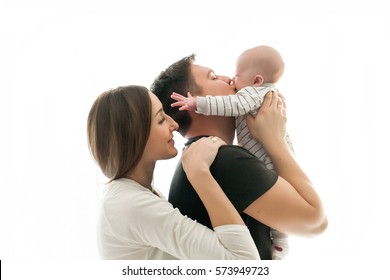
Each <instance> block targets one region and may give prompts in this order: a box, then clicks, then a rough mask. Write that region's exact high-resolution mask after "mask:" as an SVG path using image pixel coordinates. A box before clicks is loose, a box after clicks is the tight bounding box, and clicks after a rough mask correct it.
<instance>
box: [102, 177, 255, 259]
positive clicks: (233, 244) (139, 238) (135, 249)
mask: <svg viewBox="0 0 390 280" xmlns="http://www.w3.org/2000/svg"><path fill="white" fill-rule="evenodd" d="M160 195H161V194H160ZM98 246H99V252H100V255H101V258H102V259H117V260H119V259H137V260H141V259H147V260H156V259H193V260H197V259H251V260H253V259H259V258H260V257H259V254H258V251H257V249H256V246H255V244H254V242H253V240H252V237H251V235H250V233H249V230H248V228H247V227H246V226H243V225H224V226H219V227H216V228H214V231H213V230H211V229H209V228H207V227H206V226H203V225H201V224H199V223H197V222H196V221H194V220H192V219H190V218H188V217H187V216H183V215H182V214H181V213H180V212H179V210H178V209H175V208H173V206H172V204H170V203H169V202H168V201H167V200H166V199H165V198H162V195H161V197H158V196H157V195H155V194H153V193H152V192H151V191H150V190H148V189H146V188H144V187H142V186H141V185H140V184H138V183H137V182H135V181H133V180H130V179H119V180H115V181H113V182H111V183H110V184H108V185H107V186H106V187H105V189H104V192H103V199H102V203H101V207H100V215H99V221H98Z"/></svg>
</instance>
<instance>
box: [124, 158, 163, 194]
mask: <svg viewBox="0 0 390 280" xmlns="http://www.w3.org/2000/svg"><path fill="white" fill-rule="evenodd" d="M155 165H156V163H153V164H148V165H146V164H143V163H142V162H140V163H138V165H137V166H136V167H135V168H134V169H133V170H132V171H131V172H129V173H128V174H127V175H126V177H127V178H129V179H131V180H134V181H136V182H137V183H139V184H140V185H141V186H143V187H145V188H147V189H149V190H152V181H153V172H154V167H155Z"/></svg>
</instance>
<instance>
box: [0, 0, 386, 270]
mask: <svg viewBox="0 0 390 280" xmlns="http://www.w3.org/2000/svg"><path fill="white" fill-rule="evenodd" d="M269 2H271V1H269ZM313 2H315V1H313ZM142 3H143V4H137V5H136V6H133V7H132V6H131V5H130V4H127V6H126V8H124V7H119V8H110V9H108V8H103V7H102V6H101V7H99V6H98V4H96V7H95V6H87V5H84V6H83V5H81V6H77V7H76V6H67V7H65V6H64V7H61V8H58V7H54V8H53V7H51V8H36V7H33V6H32V5H31V7H28V6H17V4H13V6H10V5H11V4H10V5H4V6H3V7H2V9H1V12H0V16H1V19H0V23H1V27H0V32H1V33H0V36H1V37H0V40H1V46H0V50H1V52H0V55H1V57H0V58H1V63H0V71H1V72H0V74H1V80H0V94H1V99H0V106H1V107H0V124H1V126H0V127H1V132H2V133H1V135H2V136H1V137H0V155H1V156H0V172H1V176H0V227H1V228H0V259H7V258H11V259H25V258H27V259H96V258H97V251H96V239H95V222H96V212H97V202H98V198H99V194H100V190H101V187H102V185H103V184H104V182H105V178H103V176H102V175H101V174H100V171H99V170H98V168H97V166H96V165H95V163H94V162H93V161H92V159H91V156H90V154H89V151H88V148H87V140H86V118H87V114H88V111H89V108H90V106H91V105H92V102H93V101H94V100H95V98H96V97H97V95H98V94H100V93H101V92H103V91H104V90H106V89H108V88H112V87H117V86H119V85H127V84H140V85H145V86H147V87H149V86H150V84H151V83H152V81H153V79H154V78H155V76H157V75H158V74H159V72H160V71H161V70H162V69H164V68H165V67H167V66H168V65H169V64H170V63H172V62H174V61H176V60H178V59H180V58H181V57H183V56H185V55H188V54H190V53H196V54H197V60H198V62H199V63H200V64H203V65H206V66H209V67H211V68H214V70H215V71H216V73H219V74H224V75H229V76H232V75H233V74H234V65H235V59H236V57H237V55H238V54H239V53H240V52H241V51H243V50H245V49H246V48H249V47H253V46H255V45H258V44H268V45H272V46H274V47H275V48H277V49H278V50H279V51H280V52H281V54H282V55H283V57H284V59H285V62H286V71H285V74H284V76H283V78H282V80H281V81H280V83H279V88H280V89H281V91H282V92H283V93H284V95H285V96H286V98H287V101H288V108H289V110H288V113H289V122H288V130H289V133H290V135H291V137H292V140H293V142H294V144H295V149H296V155H297V158H298V160H299V162H300V163H301V164H302V166H303V167H304V168H305V170H306V171H307V173H308V174H309V175H310V177H311V178H312V180H313V181H314V183H315V185H316V188H317V190H318V192H319V193H320V195H321V197H322V199H323V202H324V206H325V209H326V212H327V214H328V218H329V228H328V230H327V231H326V233H324V234H323V235H321V236H319V237H316V238H313V239H305V238H299V237H291V245H290V246H291V253H290V254H289V256H288V259H289V260H291V261H296V262H298V263H305V262H309V261H313V260H315V261H316V262H317V261H318V262H321V261H323V262H326V261H329V260H331V259H335V258H336V259H341V260H344V259H345V260H348V259H351V258H352V259H360V258H363V259H369V260H370V259H375V260H383V259H384V258H385V257H387V251H388V250H389V245H388V244H389V242H388V241H387V240H386V239H387V236H389V230H388V223H389V222H388V220H389V218H388V213H389V210H390V209H389V203H388V196H387V195H388V194H389V192H388V188H389V187H390V183H389V178H388V174H389V163H388V159H389V155H390V153H389V140H390V139H389V133H388V132H389V125H388V121H389V119H390V118H389V113H388V111H389V110H388V102H389V94H390V90H389V86H388V81H389V74H390V71H389V64H390V55H389V50H390V17H389V14H390V9H389V7H390V1H386V0H383V1H360V2H359V1H344V2H343V1H336V2H335V3H332V2H329V1H323V2H318V1H317V2H315V3H312V4H311V3H310V2H309V1H307V2H303V1H298V2H296V1H294V4H288V3H280V2H278V1H272V3H274V4H269V3H267V2H265V1H240V2H239V3H236V2H234V3H227V2H226V1H225V2H223V1H221V2H218V1H214V2H213V1H210V3H207V4H206V3H204V4H203V3H202V2H201V3H198V4H191V5H190V4H189V3H188V2H186V1H161V3H160V2H159V1H155V2H153V1H143V2H142ZM266 3H267V4H266ZM336 3H337V4H336ZM2 5H3V4H2ZM52 6H53V5H52ZM303 7H306V8H305V9H304V8H303ZM176 143H177V148H178V149H179V150H180V149H181V146H182V143H183V139H181V137H180V136H179V135H177V136H176ZM177 160H178V157H177V158H175V159H172V160H167V161H164V162H160V163H159V164H158V165H157V167H156V173H155V185H156V186H157V187H158V188H159V189H160V190H161V191H162V192H163V193H164V194H166V195H167V193H168V187H169V181H170V176H171V174H172V172H173V169H174V167H175V164H176V162H177Z"/></svg>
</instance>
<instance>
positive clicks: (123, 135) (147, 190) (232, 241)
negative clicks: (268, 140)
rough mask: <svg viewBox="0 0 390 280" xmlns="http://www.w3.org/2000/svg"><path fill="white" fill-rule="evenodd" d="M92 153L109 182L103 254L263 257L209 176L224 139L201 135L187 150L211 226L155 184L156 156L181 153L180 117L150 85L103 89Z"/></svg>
mask: <svg viewBox="0 0 390 280" xmlns="http://www.w3.org/2000/svg"><path fill="white" fill-rule="evenodd" d="M87 126H88V127H87V128H88V141H89V147H90V151H91V153H92V156H93V158H94V159H95V160H96V162H97V164H98V165H99V167H100V168H101V170H102V172H103V173H104V175H105V176H106V177H108V178H109V180H110V181H109V184H108V185H107V186H106V188H105V190H104V196H103V200H102V205H101V210H100V217H99V227H98V243H99V251H100V254H101V257H102V258H103V259H175V258H178V259H259V255H258V252H257V250H256V247H255V244H254V242H253V240H252V238H251V236H250V233H249V231H248V229H247V227H246V226H245V225H244V223H243V221H242V219H241V216H240V215H239V214H238V212H237V211H236V210H235V208H234V207H233V205H232V204H231V202H230V201H229V200H228V199H227V197H226V196H225V194H224V193H223V191H222V190H221V188H220V187H219V185H218V184H217V182H216V181H215V180H214V178H213V177H212V176H211V173H210V170H209V168H210V165H211V164H212V162H213V160H214V158H215V156H216V154H217V151H218V149H219V147H220V146H221V145H224V144H225V143H224V142H223V141H222V140H221V139H219V138H217V137H208V138H204V139H202V140H201V141H198V142H197V143H196V144H194V145H192V146H191V147H190V148H189V149H188V150H186V151H184V152H183V157H182V160H183V166H184V169H185V172H186V174H187V176H188V179H189V180H190V181H191V183H192V185H193V187H194V189H195V190H196V192H197V193H198V195H199V197H200V198H201V199H202V202H203V203H204V205H205V206H206V208H207V211H208V214H209V216H210V220H211V222H212V226H213V229H214V230H211V229H209V228H207V227H205V226H203V225H201V224H199V223H197V222H196V221H194V220H191V219H189V218H187V217H186V216H183V215H182V214H181V213H180V212H179V210H178V209H175V208H173V207H172V205H171V204H170V203H169V202H168V201H167V200H166V199H164V198H163V197H162V195H161V193H160V192H159V191H158V190H157V189H154V188H153V186H152V179H153V171H154V167H155V164H156V161H157V160H161V159H169V158H172V157H174V156H176V155H177V150H176V148H175V147H174V140H173V131H176V130H177V129H178V125H177V123H176V122H175V121H173V119H172V118H170V117H169V116H167V115H166V114H165V113H164V111H163V109H162V105H161V102H160V101H159V100H158V98H157V97H156V96H155V95H154V94H153V93H151V92H149V91H148V90H147V89H146V88H145V87H141V86H125V87H119V88H116V89H113V90H109V91H107V92H104V93H102V94H101V95H100V96H99V97H98V98H97V100H96V101H95V102H94V104H93V105H92V108H91V110H90V112H89V116H88V125H87Z"/></svg>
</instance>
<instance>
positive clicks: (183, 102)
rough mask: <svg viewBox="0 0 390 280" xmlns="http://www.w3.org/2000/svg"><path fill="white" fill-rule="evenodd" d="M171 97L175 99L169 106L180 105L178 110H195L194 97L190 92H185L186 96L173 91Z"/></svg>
mask: <svg viewBox="0 0 390 280" xmlns="http://www.w3.org/2000/svg"><path fill="white" fill-rule="evenodd" d="M171 98H172V99H175V100H176V101H177V102H174V103H172V104H171V107H180V108H179V111H184V110H187V111H196V98H195V97H193V96H192V95H191V93H190V92H188V93H187V97H184V96H183V95H181V94H178V93H176V92H173V93H172V95H171Z"/></svg>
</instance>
